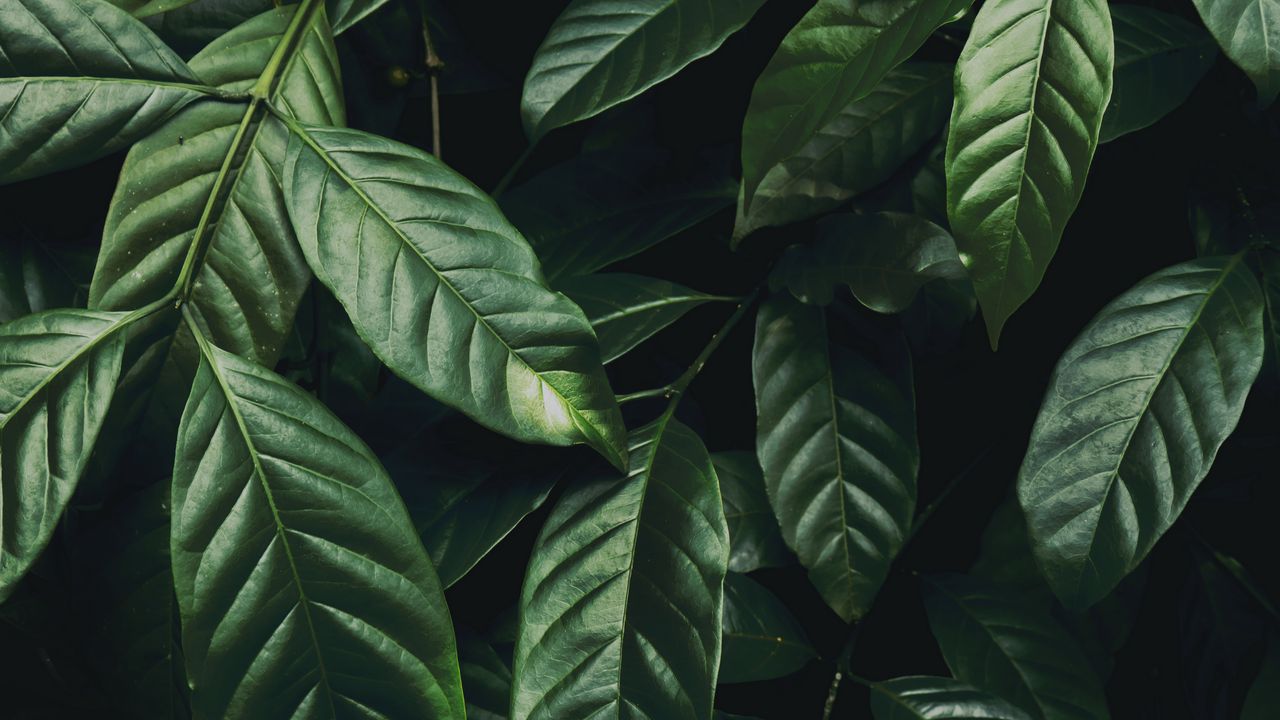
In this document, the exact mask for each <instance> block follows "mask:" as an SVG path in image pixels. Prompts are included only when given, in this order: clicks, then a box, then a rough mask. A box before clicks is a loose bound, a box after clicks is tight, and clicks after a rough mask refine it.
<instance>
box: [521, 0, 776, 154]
mask: <svg viewBox="0 0 1280 720" xmlns="http://www.w3.org/2000/svg"><path fill="white" fill-rule="evenodd" d="M762 4H764V0H635V1H634V2H630V3H628V4H626V5H625V6H622V5H619V4H618V3H617V2H615V0H574V1H573V2H572V3H570V4H569V7H568V8H566V9H565V11H564V12H563V13H561V14H560V17H558V18H556V22H555V24H554V25H552V26H551V30H550V31H549V32H548V33H547V37H546V39H545V40H543V41H542V45H541V46H540V47H539V48H538V52H537V53H536V54H534V56H533V66H532V67H530V68H529V74H528V76H527V77H525V80H524V95H523V97H522V98H521V100H520V115H521V117H522V118H523V119H524V129H525V134H526V135H528V136H529V139H530V141H532V142H536V141H537V140H538V138H540V137H542V136H543V135H545V134H546V133H547V131H549V130H552V129H554V128H557V127H560V126H562V125H568V124H570V123H573V122H577V121H579V120H585V119H586V118H589V117H591V116H593V115H596V114H599V113H600V112H601V111H603V110H607V109H608V108H611V107H613V106H615V105H618V104H619V103H622V102H625V101H627V100H629V99H631V98H633V97H635V96H637V95H639V94H640V93H642V92H644V91H645V90H648V89H649V88H651V87H653V86H654V85H657V84H658V83H660V82H662V81H663V80H666V79H667V78H669V77H671V76H673V75H675V74H676V73H677V72H679V71H680V69H681V68H683V67H684V66H686V65H688V64H689V63H691V62H693V61H694V60H697V59H698V58H700V57H703V56H705V55H710V54H711V53H713V52H715V50H716V48H718V47H720V44H721V43H723V42H724V40H725V38H727V37H729V35H731V34H733V33H734V32H736V31H737V30H738V29H739V28H741V27H742V26H743V25H746V24H747V21H748V20H750V19H751V16H752V15H754V14H755V12H756V10H757V9H758V8H759V7H760V6H761V5H762Z"/></svg>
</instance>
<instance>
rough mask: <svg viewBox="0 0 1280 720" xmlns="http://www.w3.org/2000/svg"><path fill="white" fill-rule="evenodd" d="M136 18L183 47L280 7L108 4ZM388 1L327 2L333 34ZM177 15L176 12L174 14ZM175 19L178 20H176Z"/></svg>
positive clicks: (187, 0) (197, 0)
mask: <svg viewBox="0 0 1280 720" xmlns="http://www.w3.org/2000/svg"><path fill="white" fill-rule="evenodd" d="M107 2H110V3H111V4H112V5H115V6H116V7H118V8H122V9H124V10H127V11H129V13H130V14H131V15H133V16H134V17H136V18H148V17H153V16H156V15H165V17H163V18H157V19H156V21H154V24H153V26H154V27H156V28H157V29H158V31H159V32H160V34H161V36H162V37H165V38H168V37H169V36H170V35H177V36H178V39H179V42H180V44H183V43H185V42H192V41H198V42H199V43H200V44H204V43H208V42H209V41H211V40H213V39H214V38H215V37H218V36H221V35H222V34H223V33H225V32H226V31H228V30H230V29H232V28H233V27H235V26H236V25H239V24H241V23H243V22H244V21H246V20H248V19H249V18H252V17H254V16H256V15H259V14H261V13H264V12H266V11H268V10H270V9H272V8H279V7H280V5H279V4H277V3H275V2H273V0H107ZM386 2H387V0H327V3H326V4H327V6H328V9H329V18H330V19H331V21H332V25H333V34H334V35H339V34H341V33H342V32H344V31H346V30H347V29H348V28H350V27H351V26H352V25H355V24H356V23H357V22H360V21H361V20H363V19H364V18H365V17H368V16H369V15H370V14H372V13H373V11H375V10H377V9H378V8H380V7H382V6H383V5H385V4H386ZM175 11H176V12H175ZM175 16H176V17H175Z"/></svg>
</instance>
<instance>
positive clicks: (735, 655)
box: [720, 573, 817, 683]
mask: <svg viewBox="0 0 1280 720" xmlns="http://www.w3.org/2000/svg"><path fill="white" fill-rule="evenodd" d="M723 627H724V629H723V633H724V654H723V655H724V657H723V660H722V661H721V663H720V682H722V683H741V682H755V681H757V680H770V679H773V678H779V677H783V676H785V675H790V674H791V673H793V672H796V671H797V670H799V669H800V668H802V667H804V666H805V663H807V662H809V660H811V659H813V658H814V657H816V656H817V653H816V652H815V651H814V649H813V646H812V645H810V644H809V638H807V637H806V636H805V634H804V629H803V628H801V627H800V623H799V622H797V621H796V619H795V618H794V617H793V616H792V615H791V612H790V611H789V610H787V606H786V605H783V604H782V601H781V600H779V599H778V598H776V597H774V595H773V593H771V592H769V591H768V590H767V589H765V587H764V586H763V585H760V584H759V583H757V582H756V581H755V580H752V579H751V578H749V577H747V576H746V575H740V574H738V573H729V574H728V576H726V577H725V581H724V621H723Z"/></svg>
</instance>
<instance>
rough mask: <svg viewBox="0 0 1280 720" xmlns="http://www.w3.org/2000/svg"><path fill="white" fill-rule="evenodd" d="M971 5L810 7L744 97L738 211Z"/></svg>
mask: <svg viewBox="0 0 1280 720" xmlns="http://www.w3.org/2000/svg"><path fill="white" fill-rule="evenodd" d="M972 2H973V0H902V2H895V3H884V2H875V1H874V0H852V1H851V0H818V3H817V5H815V6H814V7H813V9H812V10H810V11H809V12H808V13H806V14H805V16H804V17H803V18H801V19H800V22H799V23H798V24H797V25H796V26H795V27H794V28H792V29H791V32H789V33H787V36H786V37H785V38H783V39H782V45H781V46H780V47H779V48H778V51H777V52H776V53H774V56H773V58H772V59H771V60H770V61H769V64H768V65H767V66H766V67H765V69H764V72H763V73H761V74H760V78H759V79H758V80H756V85H755V88H754V89H753V90H752V92H751V104H750V105H749V106H748V108H747V117H746V120H745V121H744V123H743V126H742V183H743V208H744V209H745V211H746V212H747V213H750V212H751V211H752V209H753V207H754V203H755V202H756V197H755V196H756V192H757V188H758V187H759V186H760V185H761V183H762V182H763V181H764V180H765V177H766V176H767V175H768V174H769V173H770V172H771V171H772V170H773V168H774V167H775V166H776V165H778V164H780V163H784V162H787V161H788V159H789V158H792V157H794V156H795V155H797V154H799V153H801V152H802V151H803V149H804V148H805V147H806V146H807V145H809V144H810V143H811V142H813V141H814V139H815V137H816V136H818V135H819V134H821V133H822V132H823V131H824V130H823V129H824V128H826V127H828V126H829V125H831V123H832V122H833V121H834V120H835V119H836V118H837V117H839V116H840V114H841V113H842V112H844V111H845V108H846V107H847V106H848V105H849V104H850V103H852V102H854V101H855V100H858V99H859V98H862V97H864V96H866V95H867V94H868V93H870V92H871V91H872V90H873V89H874V88H875V87H876V86H877V85H879V84H880V81H881V80H882V79H884V77H885V75H886V74H888V72H889V71H890V70H892V69H893V68H894V67H896V66H898V65H899V64H901V63H902V61H904V60H906V59H907V58H909V57H910V56H911V55H912V53H914V52H915V51H916V49H917V48H919V47H920V45H921V44H922V43H924V41H925V39H926V38H928V37H929V34H930V33H932V32H933V31H934V29H936V28H937V27H938V26H939V25H941V24H943V23H945V22H948V21H950V20H953V19H955V18H956V17H957V16H958V15H959V14H960V13H962V12H964V11H965V10H967V9H968V7H969V6H970V5H971V4H972Z"/></svg>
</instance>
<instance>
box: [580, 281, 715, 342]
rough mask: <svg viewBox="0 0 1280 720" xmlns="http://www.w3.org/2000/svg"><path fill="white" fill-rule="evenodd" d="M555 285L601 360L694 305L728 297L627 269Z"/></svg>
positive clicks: (641, 338)
mask: <svg viewBox="0 0 1280 720" xmlns="http://www.w3.org/2000/svg"><path fill="white" fill-rule="evenodd" d="M559 288H560V290H561V291H563V292H564V294H565V295H568V296H569V299H570V300H573V301H574V302H575V303H577V304H578V307H580V308H582V311H583V312H584V313H586V315H587V320H588V321H590V322H591V328H592V329H593V330H595V331H596V338H597V339H598V340H599V341H600V355H601V357H602V358H603V360H604V362H606V363H608V362H613V361H614V360H617V359H618V358H620V357H622V356H623V355H625V354H627V353H628V352H630V351H631V349H632V348H634V347H635V346H637V345H639V344H640V343H642V342H644V341H645V340H647V339H649V338H650V337H652V336H653V335H655V334H656V333H657V332H658V331H659V330H662V329H663V328H665V327H666V326H668V325H670V324H671V323H673V322H675V321H676V320H679V319H680V318H681V317H682V316H684V314H685V313H687V312H689V311H690V310H692V309H694V308H695V307H697V306H699V305H701V304H703V303H707V302H713V301H718V300H732V298H726V297H721V296H718V295H708V294H706V293H700V292H698V291H696V290H690V289H689V288H687V287H684V286H683V285H680V284H677V283H673V282H670V281H667V280H657V279H655V278H649V277H644V276H642V275H629V274H627V273H600V274H596V275H583V276H581V277H576V278H568V279H566V280H564V281H563V282H561V283H560V284H559Z"/></svg>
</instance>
